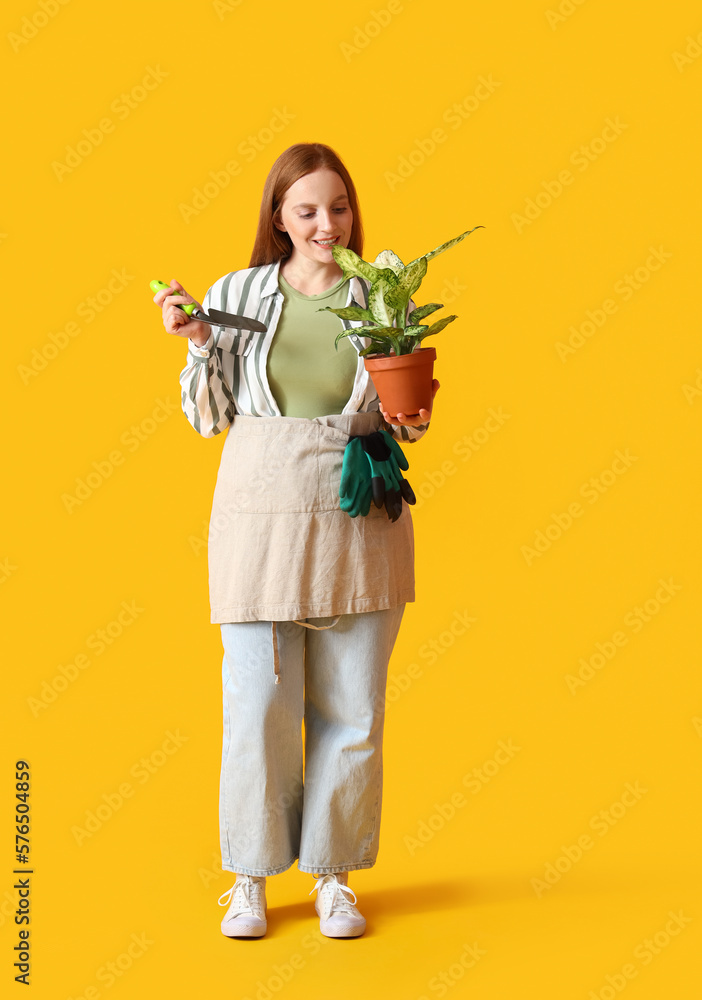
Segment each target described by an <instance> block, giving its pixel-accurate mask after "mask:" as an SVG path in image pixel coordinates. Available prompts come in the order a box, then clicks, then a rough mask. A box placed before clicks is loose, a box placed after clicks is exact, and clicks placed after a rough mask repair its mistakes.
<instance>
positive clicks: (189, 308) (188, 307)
mask: <svg viewBox="0 0 702 1000" xmlns="http://www.w3.org/2000/svg"><path fill="white" fill-rule="evenodd" d="M149 288H150V289H151V291H152V292H154V293H155V292H162V291H163V289H164V288H168V289H170V291H171V292H172V294H173V295H179V294H180V293H179V292H178V291H176V290H175V289H173V288H171V286H170V285H167V284H166V282H165V281H157V280H156V278H154V280H153V281H150V282H149ZM178 308H179V309H182V310H183V312H184V313H186V315H188V316H191V315H192V312H193V309H197V306H196V305H195V303H194V302H186V303H185V304H183V303H181V302H179V303H178Z"/></svg>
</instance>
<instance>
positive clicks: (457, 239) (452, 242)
mask: <svg viewBox="0 0 702 1000" xmlns="http://www.w3.org/2000/svg"><path fill="white" fill-rule="evenodd" d="M476 229H485V226H473V228H472V229H467V230H466V231H465V233H461V235H460V236H456V237H455V238H454V239H452V240H449V241H448V243H442V244H441V246H438V247H435V248H434V249H433V250H430V251H429V253H425V254H424V257H425V258H426V259H427V261H430V260H431V259H432V257H436V256H438V254H440V253H444V251H445V250H448V249H449V248H450V247H454V246H455V245H456V244H457V243H460V242H461V240H464V239H465V238H466V236H469V235H470V234H471V233H473V232H475V230H476ZM332 249H333V247H332ZM417 260H419V258H417ZM411 264H414V261H410V263H409V264H408V265H407V267H410V266H411Z"/></svg>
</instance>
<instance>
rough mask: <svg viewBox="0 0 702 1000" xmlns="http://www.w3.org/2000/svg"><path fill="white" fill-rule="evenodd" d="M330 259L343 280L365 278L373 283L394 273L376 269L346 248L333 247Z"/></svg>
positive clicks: (388, 269)
mask: <svg viewBox="0 0 702 1000" xmlns="http://www.w3.org/2000/svg"><path fill="white" fill-rule="evenodd" d="M331 252H332V257H333V258H334V260H335V261H336V263H337V264H338V265H339V267H340V268H341V270H342V271H343V278H344V281H346V279H347V278H357V277H361V278H365V279H366V280H367V281H370V282H371V283H372V282H375V281H378V280H379V279H380V278H381V277H383V276H385V277H394V276H395V275H394V272H393V271H391V270H390V268H387V267H386V268H377V267H375V266H374V265H373V264H369V263H368V261H365V260H363V258H362V257H359V256H358V254H357V253H354V252H353V250H349V248H348V247H340V246H334V247H332V248H331Z"/></svg>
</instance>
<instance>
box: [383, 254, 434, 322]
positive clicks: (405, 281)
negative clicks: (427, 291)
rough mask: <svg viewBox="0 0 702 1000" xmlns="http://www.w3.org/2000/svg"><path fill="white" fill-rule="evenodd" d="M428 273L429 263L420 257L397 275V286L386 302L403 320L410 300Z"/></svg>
mask: <svg viewBox="0 0 702 1000" xmlns="http://www.w3.org/2000/svg"><path fill="white" fill-rule="evenodd" d="M426 273H427V262H426V260H425V258H424V257H420V258H419V259H418V260H416V261H413V262H412V263H411V264H408V265H407V267H405V268H403V269H402V271H401V272H400V273H399V274H398V275H397V284H396V285H395V287H394V288H392V289H390V291H388V292H387V293H386V296H385V301H386V303H387V305H388V307H389V308H390V309H392V310H394V312H395V314H396V315H398V316H401V317H402V319H403V320H404V316H405V312H406V311H407V305H408V303H409V300H410V299H411V298H412V295H413V294H414V293H415V292H416V291H417V289H418V288H419V286H420V285H421V283H422V278H423V277H424V275H425V274H426Z"/></svg>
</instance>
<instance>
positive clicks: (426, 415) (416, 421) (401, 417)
mask: <svg viewBox="0 0 702 1000" xmlns="http://www.w3.org/2000/svg"><path fill="white" fill-rule="evenodd" d="M440 384H441V383H440V382H439V380H438V379H436V378H435V379H434V381H433V382H432V385H431V402H432V407H433V405H434V396H436V393H437V390H438V389H439V386H440ZM380 412H381V413H382V414H383V420H384V421H385V423H386V424H404V425H405V426H407V427H419V425H420V424H426V423H428V422H429V421H430V420H431V410H430V409H429V410H425V409H424V407H422V409H421V410H420V411H419V416H418V417H408V416H407V414H406V413H398V414H397V416H396V417H395V419H394V420H393V419H392V418H391V417H390V414H389V413H388V411H387V410H384V409H383V408H382V406H381V408H380Z"/></svg>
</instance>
